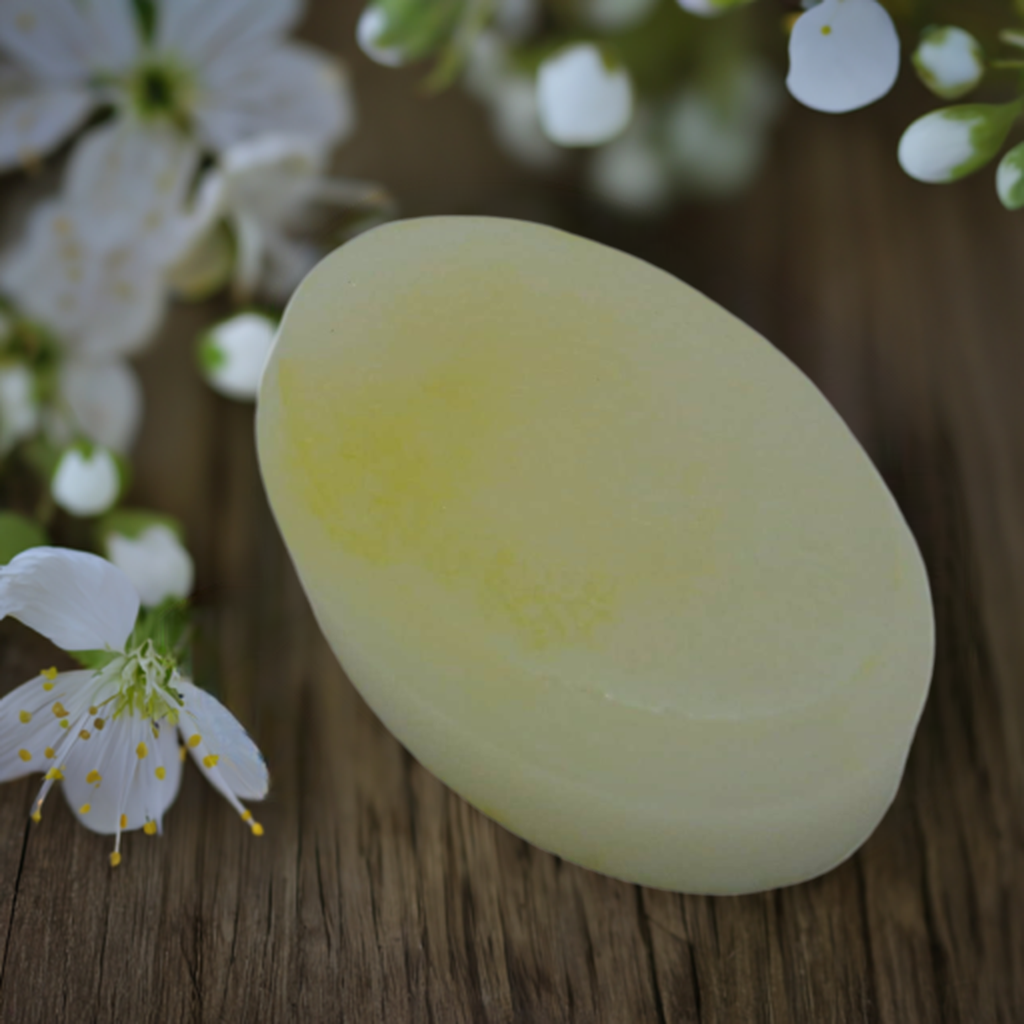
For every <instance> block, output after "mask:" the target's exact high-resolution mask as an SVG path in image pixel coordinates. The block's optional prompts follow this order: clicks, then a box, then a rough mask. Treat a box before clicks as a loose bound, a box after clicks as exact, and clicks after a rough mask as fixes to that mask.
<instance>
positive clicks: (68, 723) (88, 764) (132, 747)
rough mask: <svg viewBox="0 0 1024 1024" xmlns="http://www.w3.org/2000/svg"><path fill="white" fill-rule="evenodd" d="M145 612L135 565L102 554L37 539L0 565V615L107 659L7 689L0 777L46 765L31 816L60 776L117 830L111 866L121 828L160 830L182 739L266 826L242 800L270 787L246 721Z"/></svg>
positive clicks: (93, 814)
mask: <svg viewBox="0 0 1024 1024" xmlns="http://www.w3.org/2000/svg"><path fill="white" fill-rule="evenodd" d="M138 612H139V596H138V594H137V593H136V592H135V588H134V587H133V586H132V584H131V582H130V580H129V579H128V577H127V576H125V575H124V574H123V573H122V572H121V571H120V570H119V569H117V568H116V567H115V566H113V565H111V564H110V563H109V562H107V561H106V560H105V559H102V558H99V557H98V556H96V555H89V554H85V553H84V552H81V551H69V550H64V549H61V548H45V547H44V548H33V549H31V550H29V551H26V552H24V553H23V554H20V555H18V556H17V557H16V558H15V559H13V561H11V562H10V564H9V565H7V566H5V567H3V568H0V619H2V618H4V617H6V616H8V615H11V616H13V617H14V618H17V619H20V620H21V621H22V622H23V623H25V625H27V626H29V627H31V628H32V629H34V630H36V631H37V632H39V633H42V634H43V635H44V636H46V637H48V638H49V639H50V640H52V641H53V642H54V643H55V644H56V645H57V646H58V647H62V648H64V649H65V650H69V651H94V652H105V654H106V657H105V658H104V659H102V660H103V661H105V662H106V663H105V664H104V665H103V666H102V667H101V668H98V669H94V670H89V669H87V670H83V671H76V672H62V673H58V672H57V670H56V669H46V670H44V671H42V672H40V673H39V675H37V676H36V677H35V678H33V679H31V680H29V681H28V682H27V683H25V684H24V685H23V686H20V687H18V689H16V690H14V691H13V692H12V693H9V694H8V695H7V696H6V697H5V698H4V699H3V700H2V701H0V781H5V782H6V781H10V780H12V779H17V778H20V777H22V776H24V775H28V774H31V773H33V772H44V773H45V779H44V782H43V785H42V788H41V790H40V792H39V795H38V797H37V799H36V801H35V803H34V805H33V808H32V819H33V820H34V821H39V820H40V818H41V816H42V807H43V801H44V800H45V799H46V796H47V794H48V793H49V791H50V789H51V788H52V786H53V784H54V783H55V782H62V784H63V789H64V796H65V797H66V799H67V801H68V804H69V806H70V807H71V810H72V812H73V813H74V814H75V816H76V817H77V818H78V820H79V821H80V822H81V823H82V824H83V825H85V826H86V827H87V828H89V829H91V830H92V831H93V832H98V833H100V834H102V835H114V836H116V839H115V841H114V851H113V853H112V854H111V855H110V864H111V866H112V867H116V866H117V865H118V864H119V863H120V862H121V833H122V832H126V831H133V830H136V829H142V830H143V832H145V833H146V834H147V835H155V834H157V833H158V832H161V831H162V827H163V816H164V814H165V813H166V812H167V809H168V808H169V807H170V805H171V804H172V803H173V802H174V798H175V796H176V795H177V792H178V787H179V785H180V782H181V767H182V762H183V760H184V758H185V752H186V751H188V753H190V754H191V755H192V757H193V759H194V761H195V763H196V764H197V765H198V766H199V770H200V771H201V772H202V773H203V775H204V776H205V777H206V779H207V781H209V782H210V784H211V785H212V786H213V787H214V788H215V789H216V790H217V791H218V792H219V793H220V794H221V795H222V796H223V797H225V799H227V801H228V802H229V803H230V804H231V806H232V807H234V809H235V810H236V811H237V812H238V814H239V815H240V816H241V818H242V820H243V821H245V822H246V823H247V824H248V825H249V827H250V828H251V829H252V831H253V833H254V834H255V835H262V834H263V829H262V828H261V826H260V825H259V824H258V823H256V822H255V821H253V818H252V814H251V812H249V811H247V810H246V809H245V808H244V807H243V806H242V804H241V803H240V802H239V800H240V799H242V800H261V799H263V797H264V796H265V795H266V793H267V788H268V776H267V769H266V765H265V763H264V761H263V758H262V756H261V755H260V752H259V751H258V750H257V748H256V746H255V744H254V743H253V742H252V740H251V739H249V737H248V736H247V735H246V733H245V730H244V729H243V728H242V727H241V725H239V724H238V722H237V721H236V719H235V718H234V716H232V715H231V713H230V712H228V711H227V709H226V708H224V707H223V706H222V705H221V704H220V703H218V702H217V701H216V700H214V698H213V697H211V696H210V695H209V694H207V693H205V692H204V691H202V690H200V689H199V688H198V687H196V686H194V685H193V684H192V683H191V682H190V681H189V680H187V679H183V678H182V677H181V675H180V673H179V671H178V668H177V664H176V661H175V657H174V653H173V652H171V651H168V650H165V649H162V648H161V646H160V645H159V644H158V643H157V642H155V641H154V639H153V638H152V636H149V635H147V633H148V631H147V629H146V628H145V626H146V621H145V619H143V620H140V621H139V623H138V626H137V625H136V620H137V617H138ZM133 629H134V630H135V632H134V633H133Z"/></svg>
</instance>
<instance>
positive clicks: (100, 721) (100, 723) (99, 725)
mask: <svg viewBox="0 0 1024 1024" xmlns="http://www.w3.org/2000/svg"><path fill="white" fill-rule="evenodd" d="M92 724H93V725H94V726H96V728H97V729H99V730H100V731H102V730H103V726H105V725H106V724H107V723H106V722H104V721H103V719H102V718H97V719H96V721H95V722H93V723H92Z"/></svg>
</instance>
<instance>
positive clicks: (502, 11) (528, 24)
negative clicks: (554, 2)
mask: <svg viewBox="0 0 1024 1024" xmlns="http://www.w3.org/2000/svg"><path fill="white" fill-rule="evenodd" d="M633 2H638V0H633ZM639 2H646V0H639ZM655 2H657V0H655ZM543 14H544V11H543V9H542V4H541V0H497V3H496V5H495V9H494V27H495V28H496V29H497V30H498V31H499V32H500V33H501V34H502V35H503V36H504V37H505V38H506V39H512V40H515V41H520V40H523V39H526V38H527V37H529V36H530V35H532V34H533V33H534V32H536V31H537V30H538V29H539V28H540V24H541V18H542V17H543Z"/></svg>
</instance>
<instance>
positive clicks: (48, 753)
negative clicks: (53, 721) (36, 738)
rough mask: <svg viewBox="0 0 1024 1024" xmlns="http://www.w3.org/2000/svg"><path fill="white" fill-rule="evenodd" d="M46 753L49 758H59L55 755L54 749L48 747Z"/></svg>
mask: <svg viewBox="0 0 1024 1024" xmlns="http://www.w3.org/2000/svg"><path fill="white" fill-rule="evenodd" d="M44 753H45V754H46V756H47V757H56V756H57V755H56V753H54V750H53V747H47V748H46V750H45V751H44Z"/></svg>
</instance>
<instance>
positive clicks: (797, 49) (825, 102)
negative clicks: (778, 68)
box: [786, 0, 900, 114]
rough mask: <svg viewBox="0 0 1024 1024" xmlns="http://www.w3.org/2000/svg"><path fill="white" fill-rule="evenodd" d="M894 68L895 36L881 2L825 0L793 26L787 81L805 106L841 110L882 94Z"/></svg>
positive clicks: (893, 79) (896, 58) (893, 78)
mask: <svg viewBox="0 0 1024 1024" xmlns="http://www.w3.org/2000/svg"><path fill="white" fill-rule="evenodd" d="M899 67H900V40H899V36H898V35H897V34H896V27H895V25H893V22H892V18H891V17H890V16H889V12H888V11H886V9H885V8H884V7H882V5H881V4H879V3H876V0H824V3H821V4H819V5H818V6H816V7H812V8H811V9H810V10H809V11H806V12H805V13H804V14H802V15H801V16H800V17H799V18H798V19H797V22H796V24H795V25H794V26H793V31H792V33H791V35H790V37H789V76H788V77H787V79H786V85H787V87H788V88H789V91H790V92H791V93H792V95H793V96H794V97H795V98H796V99H797V100H799V101H800V102H801V103H803V104H804V106H806V107H811V108H812V109H813V110H821V111H824V112H826V113H829V114H841V113H845V112H846V111H848V110H856V109H857V108H858V107H865V106H867V105H868V104H869V103H874V102H875V100H878V99H881V97H882V96H884V95H885V94H886V93H887V92H888V91H889V90H890V89H891V88H892V87H893V85H894V84H895V82H896V76H897V75H898V74H899Z"/></svg>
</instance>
